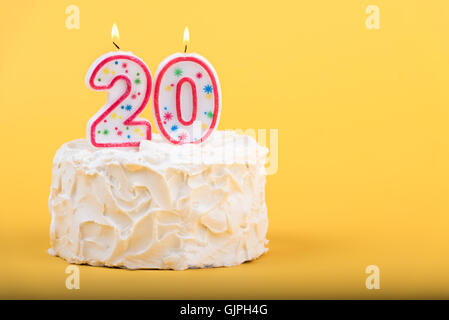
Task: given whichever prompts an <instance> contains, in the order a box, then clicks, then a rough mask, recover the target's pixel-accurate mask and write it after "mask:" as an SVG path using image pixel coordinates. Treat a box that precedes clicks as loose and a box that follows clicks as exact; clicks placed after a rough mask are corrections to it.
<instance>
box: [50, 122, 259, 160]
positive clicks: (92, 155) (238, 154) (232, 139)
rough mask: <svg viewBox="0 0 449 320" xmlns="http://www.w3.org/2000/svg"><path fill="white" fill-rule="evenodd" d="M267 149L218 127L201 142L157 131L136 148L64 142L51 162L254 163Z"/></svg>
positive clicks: (84, 141) (249, 137)
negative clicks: (174, 139) (178, 141)
mask: <svg viewBox="0 0 449 320" xmlns="http://www.w3.org/2000/svg"><path fill="white" fill-rule="evenodd" d="M267 154H268V149H267V148H266V147H263V146H260V145H259V144H258V143H257V141H256V140H255V139H254V138H252V137H251V136H249V135H244V134H238V133H236V132H235V131H231V130H226V131H223V130H217V131H216V132H214V133H213V134H212V135H211V136H210V137H209V138H208V139H207V140H206V141H205V142H203V143H201V144H183V145H174V144H171V143H169V142H167V141H165V140H164V139H163V138H162V137H161V136H160V135H159V134H154V133H153V136H152V140H145V141H142V142H141V144H140V147H135V148H96V147H93V146H91V145H90V144H89V142H88V141H87V140H86V139H78V140H74V141H71V142H68V143H65V144H64V145H63V146H62V147H61V148H60V149H59V150H58V152H57V153H56V155H55V158H54V162H60V161H64V160H67V159H68V158H71V160H74V161H77V160H76V159H78V160H79V161H80V162H84V163H85V162H86V161H90V162H91V163H92V164H95V163H102V162H104V161H122V162H123V161H124V162H129V163H136V162H144V163H147V164H152V165H158V166H170V165H174V164H192V165H195V164H233V163H239V164H256V163H259V164H260V163H265V161H266V156H267Z"/></svg>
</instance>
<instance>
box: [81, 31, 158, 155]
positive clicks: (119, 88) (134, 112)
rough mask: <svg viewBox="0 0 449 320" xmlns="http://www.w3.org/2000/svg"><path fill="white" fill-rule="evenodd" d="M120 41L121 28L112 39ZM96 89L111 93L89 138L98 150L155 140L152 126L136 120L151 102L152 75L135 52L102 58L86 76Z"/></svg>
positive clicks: (90, 126) (94, 119)
mask: <svg viewBox="0 0 449 320" xmlns="http://www.w3.org/2000/svg"><path fill="white" fill-rule="evenodd" d="M115 39H118V30H117V27H116V26H115V24H114V26H113V28H112V40H113V43H114V45H115V46H116V47H117V48H118V49H119V47H118V46H117V44H116V43H115V42H114V40H115ZM86 83H87V85H88V86H89V87H90V88H92V89H94V90H107V92H108V99H107V102H106V104H105V105H104V106H103V107H102V108H101V109H100V110H99V111H98V112H97V113H96V114H95V115H94V116H93V117H92V118H91V119H90V120H89V122H88V124H87V137H88V139H89V140H90V142H91V144H92V145H93V146H95V147H132V146H139V145H140V141H142V140H150V139H151V124H150V123H149V122H148V121H147V120H145V119H136V117H137V116H138V115H139V114H140V113H141V112H142V111H143V109H144V108H145V106H146V104H147V103H148V101H149V98H150V94H151V85H152V79H151V73H150V70H149V68H148V67H147V65H146V64H145V63H144V62H143V61H142V60H141V59H140V58H138V57H137V56H135V55H133V54H132V53H131V52H123V51H120V50H119V51H117V52H110V53H107V54H105V55H103V56H101V57H100V58H98V59H97V60H96V61H95V62H94V63H93V64H92V65H91V67H90V69H89V71H88V73H87V76H86Z"/></svg>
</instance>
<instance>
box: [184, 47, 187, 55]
mask: <svg viewBox="0 0 449 320" xmlns="http://www.w3.org/2000/svg"><path fill="white" fill-rule="evenodd" d="M184 53H187V45H186V46H185V47H184Z"/></svg>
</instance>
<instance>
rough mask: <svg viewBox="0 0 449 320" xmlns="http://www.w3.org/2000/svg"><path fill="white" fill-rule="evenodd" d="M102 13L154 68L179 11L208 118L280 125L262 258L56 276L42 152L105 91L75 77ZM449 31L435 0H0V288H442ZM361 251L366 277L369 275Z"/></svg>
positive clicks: (234, 293) (105, 25) (47, 159)
mask: <svg viewBox="0 0 449 320" xmlns="http://www.w3.org/2000/svg"><path fill="white" fill-rule="evenodd" d="M70 4H75V5H77V6H78V7H79V9H80V27H81V28H80V29H79V30H68V29H67V28H66V26H65V20H66V17H67V15H66V14H65V9H66V7H67V6H68V5H70ZM370 4H375V5H378V6H379V8H380V30H368V29H367V28H366V26H365V19H366V17H367V14H366V13H365V9H366V7H367V5H370ZM114 22H115V23H117V25H118V27H119V30H120V35H121V41H120V45H121V47H122V49H123V50H131V51H133V53H135V54H136V55H138V56H140V57H141V58H142V59H143V60H144V61H146V63H147V64H148V65H149V67H150V69H151V70H152V72H153V73H154V72H155V71H156V69H157V66H158V64H159V63H160V62H161V61H162V60H163V59H164V58H165V57H166V56H168V55H170V54H172V53H174V52H177V51H181V50H182V33H183V30H184V26H186V25H188V26H189V28H190V34H191V45H190V48H189V51H190V52H198V53H200V54H202V55H203V56H205V57H206V58H207V59H208V60H210V62H211V63H212V64H213V65H214V67H215V69H216V70H217V72H218V74H219V78H220V82H221V87H222V92H223V110H222V115H221V122H220V125H219V128H220V129H236V128H243V129H247V128H256V129H259V128H262V129H279V170H278V172H277V174H275V175H272V176H269V177H268V179H267V187H266V199H267V204H268V209H269V211H268V214H269V219H270V228H269V234H268V237H269V239H270V244H269V248H270V251H269V252H268V253H267V254H266V255H264V256H263V257H261V258H260V259H258V260H256V261H254V262H251V263H246V264H244V265H241V266H238V267H232V268H220V269H211V270H188V271H183V272H173V271H148V270H147V271H128V270H120V269H108V268H96V267H88V266H81V267H80V272H81V289H80V290H67V289H66V288H65V279H66V277H67V275H66V274H65V268H66V266H67V265H68V264H67V263H66V262H65V261H63V260H62V259H59V258H54V257H50V256H49V255H48V254H47V252H46V250H47V249H48V247H49V237H48V230H49V223H50V217H49V213H48V208H47V198H48V194H49V187H50V178H51V163H52V158H53V156H54V153H55V152H56V150H57V149H58V148H59V147H60V146H61V145H62V144H63V143H65V142H67V141H69V140H73V139H75V138H80V137H83V136H84V135H85V126H86V122H87V120H88V119H89V118H90V117H91V116H92V115H93V114H94V113H95V112H96V111H97V110H98V109H99V108H100V107H101V106H102V105H103V104H104V101H105V99H106V93H105V92H94V91H92V90H90V89H88V88H87V87H86V85H85V83H84V77H85V74H86V72H87V70H88V68H89V66H90V64H91V63H92V62H93V61H94V60H95V59H96V58H97V57H98V56H100V55H101V54H103V53H106V52H108V51H112V50H113V47H112V45H111V41H110V31H111V26H112V24H113V23H114ZM448 30H449V2H448V1H443V0H441V1H411V0H395V1H391V0H388V1H387V0H369V1H356V0H346V1H333V0H328V1H324V0H321V1H293V0H292V1H284V0H278V1H262V0H259V1H241V0H238V1H237V0H235V1H234V0H232V1H220V2H219V1H213V0H208V1H174V0H170V1H156V0H151V1H131V0H129V1H84V0H83V1H81V0H71V1H37V0H36V1H2V4H1V10H0V44H1V50H0V106H1V108H2V112H1V116H0V133H1V141H2V144H3V145H2V147H1V150H2V151H1V160H0V161H1V162H0V163H1V169H0V175H1V176H0V185H1V189H0V194H1V202H0V203H1V206H0V208H1V209H0V210H1V220H0V223H1V229H0V249H1V252H0V261H1V263H0V298H164V299H169V298H235V299H239V298H275V299H276V298H449V235H448V228H449V216H448V214H449V183H448V182H449V143H448V137H449V126H448V124H449V112H448V105H449V90H448V88H449V76H448V75H449V37H448ZM142 116H143V117H146V118H148V119H150V120H151V121H152V116H151V109H150V107H148V108H147V109H146V110H145V111H144V113H143V114H142ZM153 127H154V126H153ZM153 130H155V129H153ZM371 264H374V265H377V266H379V268H380V272H381V279H380V285H381V289H380V290H367V289H366V288H365V279H366V276H367V275H366V274H365V267H366V266H368V265H371Z"/></svg>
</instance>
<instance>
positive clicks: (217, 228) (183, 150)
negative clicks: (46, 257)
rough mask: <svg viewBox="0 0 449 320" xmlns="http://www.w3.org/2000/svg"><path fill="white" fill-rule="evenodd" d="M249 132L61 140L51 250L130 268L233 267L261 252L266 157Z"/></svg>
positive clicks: (56, 162) (74, 259) (53, 191)
mask: <svg viewBox="0 0 449 320" xmlns="http://www.w3.org/2000/svg"><path fill="white" fill-rule="evenodd" d="M267 152H268V150H267V149H266V148H265V147H262V146H260V145H258V144H257V142H256V141H255V140H254V139H253V138H251V137H249V136H247V135H239V134H237V133H235V132H233V131H216V132H214V134H213V135H211V136H210V137H209V139H208V140H206V142H204V143H202V144H184V145H173V144H170V143H168V142H166V141H165V140H163V139H162V138H161V137H160V136H159V135H157V134H153V138H152V140H149V141H143V142H141V144H140V147H139V148H95V147H92V146H90V144H89V143H88V142H87V140H85V139H80V140H74V141H72V142H68V143H66V144H64V145H63V146H62V147H61V148H60V149H59V150H58V151H57V153H56V155H55V158H54V160H53V174H52V184H51V191H50V198H49V209H50V214H51V226H50V245H51V248H50V249H49V253H50V254H52V255H57V256H60V257H62V258H64V259H65V260H67V261H68V262H70V263H77V264H90V265H95V266H114V267H126V268H130V269H139V268H150V269H153V268H154V269H175V270H184V269H187V268H204V267H220V266H233V265H238V264H241V263H243V262H245V261H249V260H253V259H255V258H257V257H259V256H260V255H262V254H263V253H264V252H266V251H267V248H266V245H267V243H268V241H267V240H266V233H267V228H268V219H267V208H266V203H265V167H264V165H265V161H266V156H267Z"/></svg>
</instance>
